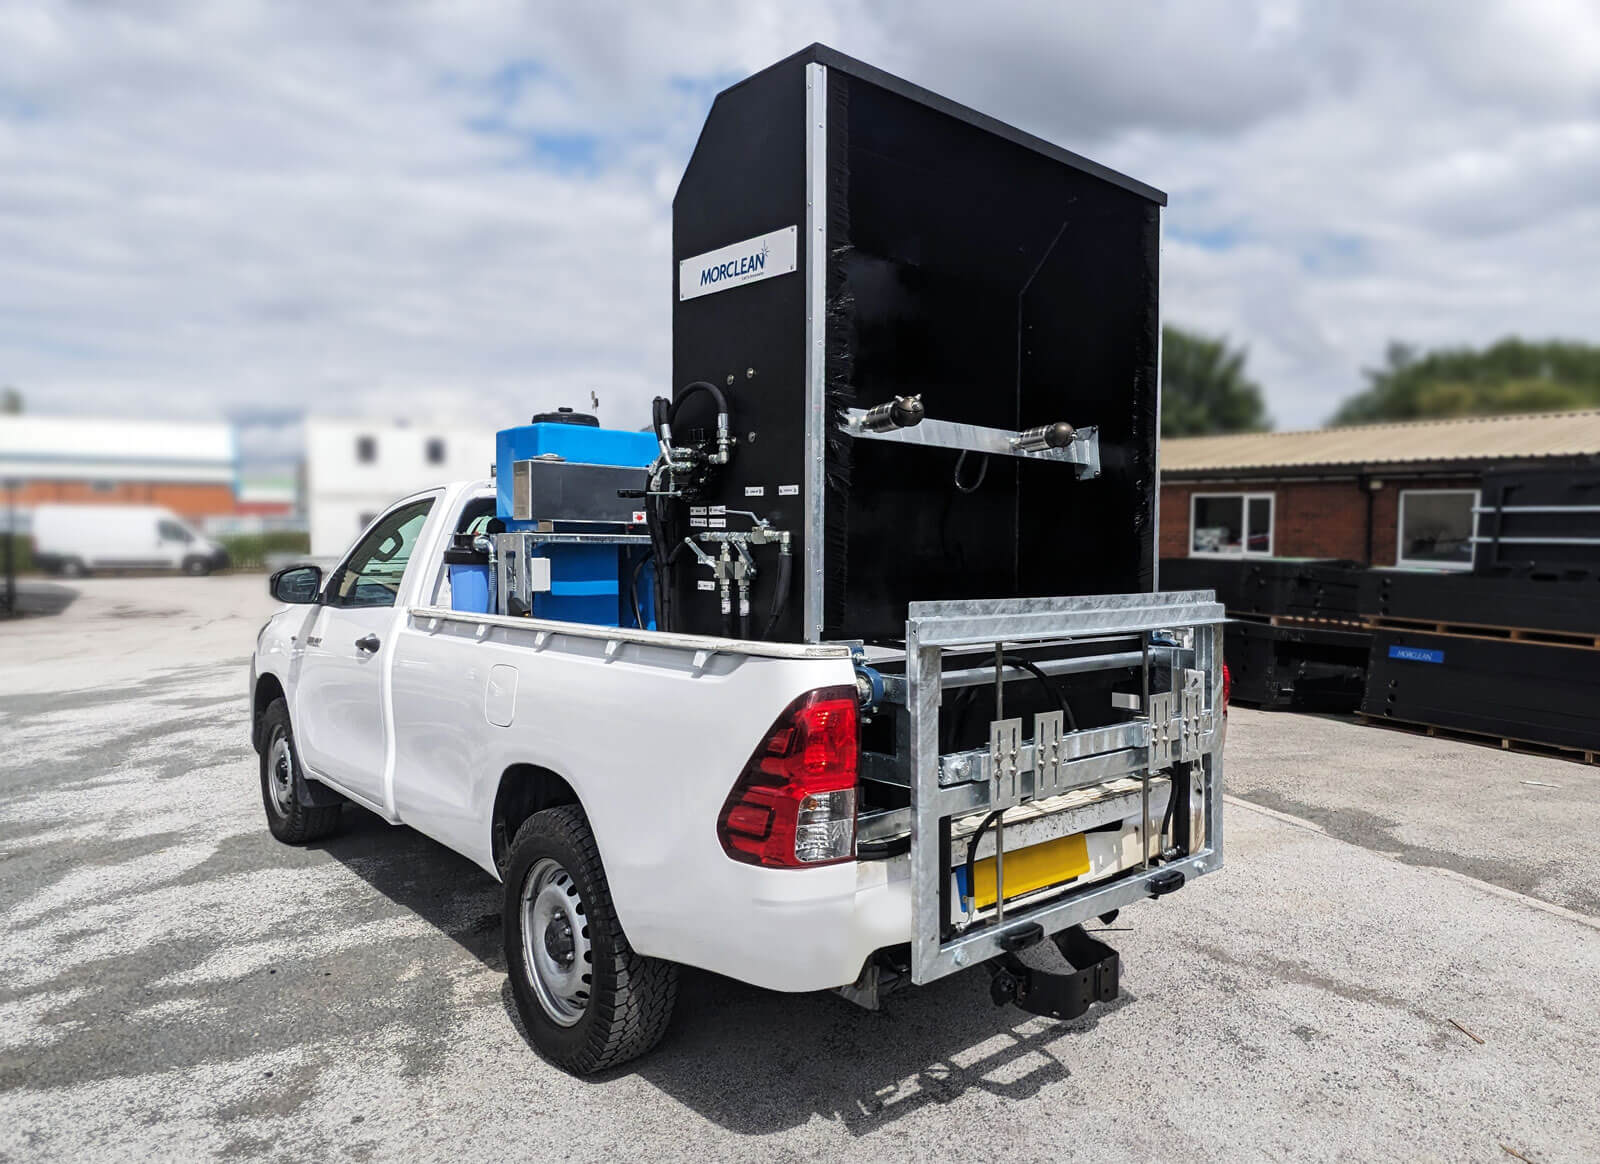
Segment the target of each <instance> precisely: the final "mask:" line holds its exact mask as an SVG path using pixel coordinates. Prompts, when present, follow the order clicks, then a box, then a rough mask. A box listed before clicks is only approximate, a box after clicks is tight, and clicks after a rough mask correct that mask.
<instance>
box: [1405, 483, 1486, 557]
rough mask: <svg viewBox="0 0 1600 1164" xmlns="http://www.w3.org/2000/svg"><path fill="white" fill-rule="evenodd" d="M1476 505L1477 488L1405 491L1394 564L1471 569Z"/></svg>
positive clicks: (1476, 525) (1476, 527) (1475, 528)
mask: <svg viewBox="0 0 1600 1164" xmlns="http://www.w3.org/2000/svg"><path fill="white" fill-rule="evenodd" d="M1477 506H1478V492H1477V490H1475V489H1405V490H1402V491H1401V493H1400V520H1399V522H1398V525H1399V526H1400V548H1399V552H1398V553H1397V554H1396V556H1395V563H1396V564H1397V565H1400V566H1425V567H1427V568H1429V569H1432V570H1470V569H1472V539H1473V537H1474V536H1475V535H1476V534H1477V532H1478V515H1477V513H1475V512H1474V510H1476V509H1477Z"/></svg>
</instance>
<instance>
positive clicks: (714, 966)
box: [624, 857, 911, 992]
mask: <svg viewBox="0 0 1600 1164" xmlns="http://www.w3.org/2000/svg"><path fill="white" fill-rule="evenodd" d="M727 865H728V866H729V868H728V869H726V870H724V871H723V872H724V876H723V877H722V878H721V881H722V884H721V885H720V886H719V888H720V889H721V892H719V893H716V894H715V895H714V896H712V897H709V898H702V899H701V901H700V902H699V908H698V909H696V910H695V916H694V919H693V920H691V919H690V918H689V917H686V916H681V915H680V916H679V917H678V918H677V919H676V920H673V919H672V918H666V917H662V918H660V919H659V921H656V922H655V924H652V923H651V922H650V921H646V920H645V919H643V918H639V919H637V920H631V921H630V920H628V919H627V918H624V925H625V926H626V927H627V930H628V938H629V941H630V942H631V943H632V944H633V946H634V948H635V949H637V950H638V951H639V952H640V953H643V954H649V955H651V956H652V957H657V958H666V959H669V960H670V961H674V962H682V963H684V964H686V965H690V966H698V967H700V968H701V969H704V970H710V971H712V972H714V973H717V974H725V975H727V976H728V977H729V978H736V979H738V980H739V981H741V982H748V983H750V984H751V985H753V986H760V987H763V988H765V989H767V990H782V991H791V992H801V991H809V990H828V989H831V988H833V987H836V986H845V985H848V984H849V983H851V982H854V981H855V980H856V977H857V976H858V975H859V974H860V973H861V967H862V965H863V963H865V962H866V960H867V958H868V957H869V956H871V954H872V953H873V952H874V951H875V950H880V949H882V948H884V947H885V946H893V945H897V944H900V943H904V942H906V941H909V940H910V936H911V883H910V863H909V862H908V861H906V860H905V859H904V858H903V857H902V858H895V859H893V860H888V861H854V862H848V863H845V864H840V865H830V866H826V867H824V868H820V869H762V868H757V867H755V866H750V865H740V864H737V863H736V862H733V861H728V862H727Z"/></svg>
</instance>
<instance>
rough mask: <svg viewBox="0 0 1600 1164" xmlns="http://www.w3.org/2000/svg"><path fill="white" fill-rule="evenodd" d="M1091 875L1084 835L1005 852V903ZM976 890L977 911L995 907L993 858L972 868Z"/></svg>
mask: <svg viewBox="0 0 1600 1164" xmlns="http://www.w3.org/2000/svg"><path fill="white" fill-rule="evenodd" d="M1088 871H1089V842H1088V841H1087V840H1086V839H1085V838H1084V836H1083V834H1082V833H1075V834H1073V835H1072V836H1070V837H1057V838H1056V839H1055V840H1053V841H1045V842H1044V843H1043V844H1039V845H1030V846H1028V847H1027V848H1026V849H1018V850H1017V851H1016V852H1014V853H1013V852H1011V851H1010V850H1007V851H1006V900H1007V901H1009V900H1011V898H1013V897H1016V896H1018V895H1020V894H1023V893H1031V892H1033V891H1034V890H1035V889H1043V888H1045V886H1047V885H1059V884H1061V882H1063V881H1071V880H1072V879H1073V878H1074V877H1082V876H1083V875H1084V874H1085V873H1087V872H1088ZM972 880H973V882H974V883H975V885H976V887H977V896H978V899H977V902H976V903H975V904H976V906H977V908H979V909H983V908H984V907H986V906H990V905H993V904H994V858H993V857H985V858H984V859H983V860H981V861H979V862H977V863H976V864H975V865H973V867H972Z"/></svg>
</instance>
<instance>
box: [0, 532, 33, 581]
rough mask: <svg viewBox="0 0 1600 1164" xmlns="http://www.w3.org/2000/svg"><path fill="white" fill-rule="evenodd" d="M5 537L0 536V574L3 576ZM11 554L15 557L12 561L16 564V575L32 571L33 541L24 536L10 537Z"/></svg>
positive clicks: (13, 535)
mask: <svg viewBox="0 0 1600 1164" xmlns="http://www.w3.org/2000/svg"><path fill="white" fill-rule="evenodd" d="M5 537H6V535H4V534H0V574H3V573H4V572H5V568H6V559H5V546H4V542H5ZM11 552H12V553H13V554H14V555H16V556H15V558H14V559H13V561H15V562H16V570H17V573H18V574H26V573H28V572H29V571H30V570H32V569H33V541H32V539H31V538H29V537H28V536H27V535H26V534H12V535H11Z"/></svg>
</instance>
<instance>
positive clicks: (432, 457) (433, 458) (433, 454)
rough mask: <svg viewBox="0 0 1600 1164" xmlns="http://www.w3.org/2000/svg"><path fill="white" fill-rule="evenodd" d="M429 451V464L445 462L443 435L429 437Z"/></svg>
mask: <svg viewBox="0 0 1600 1164" xmlns="http://www.w3.org/2000/svg"><path fill="white" fill-rule="evenodd" d="M427 451H428V464H430V465H442V464H444V438H443V437H429V438H428V445H427Z"/></svg>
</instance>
